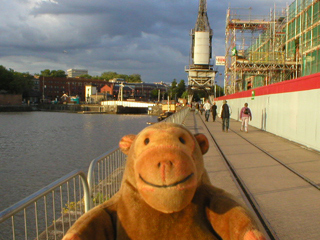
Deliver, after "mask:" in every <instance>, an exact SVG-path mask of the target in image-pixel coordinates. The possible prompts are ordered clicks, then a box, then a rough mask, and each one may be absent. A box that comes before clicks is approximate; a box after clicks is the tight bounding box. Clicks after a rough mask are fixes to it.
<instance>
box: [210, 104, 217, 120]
mask: <svg viewBox="0 0 320 240" xmlns="http://www.w3.org/2000/svg"><path fill="white" fill-rule="evenodd" d="M211 112H212V121H213V122H215V121H216V117H217V105H216V102H214V103H213V105H212V107H211Z"/></svg>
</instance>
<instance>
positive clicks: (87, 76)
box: [79, 74, 93, 79]
mask: <svg viewBox="0 0 320 240" xmlns="http://www.w3.org/2000/svg"><path fill="white" fill-rule="evenodd" d="M79 78H86V79H92V78H93V77H92V76H91V75H89V74H82V75H80V76H79Z"/></svg>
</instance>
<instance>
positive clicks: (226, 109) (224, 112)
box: [220, 100, 232, 132]
mask: <svg viewBox="0 0 320 240" xmlns="http://www.w3.org/2000/svg"><path fill="white" fill-rule="evenodd" d="M231 113H232V110H231V107H230V106H229V105H228V104H227V101H226V100H223V105H222V106H221V107H220V117H221V118H222V131H227V132H228V130H229V122H230V116H231Z"/></svg>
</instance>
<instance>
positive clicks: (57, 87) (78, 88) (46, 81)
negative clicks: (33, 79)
mask: <svg viewBox="0 0 320 240" xmlns="http://www.w3.org/2000/svg"><path fill="white" fill-rule="evenodd" d="M38 79H39V82H38V83H39V91H40V93H41V100H42V101H52V100H55V99H57V100H59V98H61V96H62V95H64V94H67V95H68V96H79V98H80V101H85V86H86V85H94V86H96V87H97V90H98V92H100V90H101V88H102V87H104V86H105V85H108V86H111V85H112V84H111V83H108V82H107V81H104V80H94V79H84V78H59V77H42V76H40V77H38Z"/></svg>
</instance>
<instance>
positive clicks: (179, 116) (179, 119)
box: [163, 107, 190, 124]
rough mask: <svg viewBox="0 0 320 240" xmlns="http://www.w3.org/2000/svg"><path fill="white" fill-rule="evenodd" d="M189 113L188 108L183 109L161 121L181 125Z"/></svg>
mask: <svg viewBox="0 0 320 240" xmlns="http://www.w3.org/2000/svg"><path fill="white" fill-rule="evenodd" d="M189 111H190V108H189V107H184V108H183V109H181V110H180V111H179V112H177V113H175V114H172V115H171V116H170V117H167V118H165V119H164V120H163V121H165V122H171V123H177V124H183V122H184V119H185V118H186V116H187V114H188V113H189Z"/></svg>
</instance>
